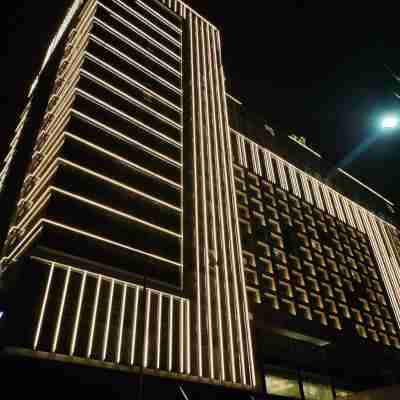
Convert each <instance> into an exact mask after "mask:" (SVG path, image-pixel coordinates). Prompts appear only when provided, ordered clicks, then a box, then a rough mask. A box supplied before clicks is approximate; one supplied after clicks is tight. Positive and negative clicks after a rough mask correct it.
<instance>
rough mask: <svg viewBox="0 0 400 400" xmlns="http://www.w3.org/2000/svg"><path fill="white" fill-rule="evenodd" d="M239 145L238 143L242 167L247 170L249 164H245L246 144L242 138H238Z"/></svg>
mask: <svg viewBox="0 0 400 400" xmlns="http://www.w3.org/2000/svg"><path fill="white" fill-rule="evenodd" d="M239 143H240V151H241V153H242V157H243V166H244V167H245V168H249V163H248V162H247V153H246V142H245V140H244V138H243V136H240V137H239Z"/></svg>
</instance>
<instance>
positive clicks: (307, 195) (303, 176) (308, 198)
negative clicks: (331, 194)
mask: <svg viewBox="0 0 400 400" xmlns="http://www.w3.org/2000/svg"><path fill="white" fill-rule="evenodd" d="M300 180H301V184H302V187H303V192H304V196H305V198H306V201H307V202H308V203H310V204H314V200H313V197H312V195H311V190H310V186H309V181H308V177H307V175H306V174H303V173H302V172H300Z"/></svg>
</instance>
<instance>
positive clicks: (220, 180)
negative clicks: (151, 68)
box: [210, 34, 241, 382]
mask: <svg viewBox="0 0 400 400" xmlns="http://www.w3.org/2000/svg"><path fill="white" fill-rule="evenodd" d="M211 38H212V40H210V49H211V56H210V57H211V58H212V60H213V62H212V63H211V64H212V66H213V75H214V80H215V83H214V85H215V88H214V96H215V95H217V97H214V98H215V102H216V111H217V113H218V130H219V132H223V130H224V123H223V112H222V104H221V97H220V90H219V86H218V81H219V66H218V65H217V62H216V61H215V60H216V59H217V55H216V51H217V50H216V46H215V37H214V35H213V34H211ZM218 137H219V138H221V136H220V135H217V137H216V140H215V141H214V152H215V156H216V160H217V161H216V162H217V187H218V206H219V225H220V233H221V240H222V247H221V249H222V267H223V277H224V288H225V296H224V299H225V305H226V310H227V312H226V315H227V326H228V338H229V346H228V348H229V358H230V371H231V379H232V381H233V382H236V366H235V352H236V351H235V346H234V340H233V321H232V305H231V289H230V278H229V271H228V259H227V249H228V246H227V239H226V231H225V226H226V223H225V221H224V212H225V210H226V206H225V202H224V199H223V192H222V190H223V188H224V187H225V185H226V184H227V181H226V179H225V181H224V176H226V172H225V160H226V159H225V158H224V155H223V154H222V155H221V158H220V156H219V153H220V147H219V146H218ZM236 138H237V139H239V136H238V135H236ZM221 141H222V138H221ZM238 149H239V150H238V152H239V153H240V154H241V148H240V145H239V142H238ZM221 163H222V165H223V169H224V172H225V174H224V175H222V173H221V167H220V165H221ZM223 183H225V185H223ZM226 195H227V196H229V193H226ZM227 218H230V216H229V212H227ZM228 240H229V239H228ZM223 374H224V375H226V372H225V371H221V376H222V375H223Z"/></svg>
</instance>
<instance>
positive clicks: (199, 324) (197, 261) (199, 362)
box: [189, 13, 203, 376]
mask: <svg viewBox="0 0 400 400" xmlns="http://www.w3.org/2000/svg"><path fill="white" fill-rule="evenodd" d="M189 17H190V21H189V26H190V43H191V45H190V60H191V83H192V84H191V88H192V129H193V175H194V179H193V181H194V182H193V186H194V223H195V269H196V285H197V287H196V312H197V321H196V325H197V326H196V337H197V373H198V375H199V376H202V375H203V356H202V337H201V333H202V313H201V277H200V240H199V235H200V228H199V189H198V180H199V176H198V168H197V165H198V161H197V158H198V156H197V152H198V148H197V147H198V146H197V123H196V121H197V112H196V111H197V107H196V106H197V103H196V100H198V96H197V93H196V88H195V72H196V71H197V72H198V70H197V69H196V70H195V50H194V49H195V37H194V32H193V30H194V21H193V14H192V13H190V14H189ZM195 99H196V100H195ZM200 124H201V121H200V122H199V125H200Z"/></svg>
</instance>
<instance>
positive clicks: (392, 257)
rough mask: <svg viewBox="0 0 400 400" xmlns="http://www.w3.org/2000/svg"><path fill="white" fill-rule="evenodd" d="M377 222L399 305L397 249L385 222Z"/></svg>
mask: <svg viewBox="0 0 400 400" xmlns="http://www.w3.org/2000/svg"><path fill="white" fill-rule="evenodd" d="M376 224H377V227H378V229H379V228H380V232H381V237H382V239H383V243H384V245H385V248H386V249H387V253H388V262H389V264H390V266H391V274H392V275H393V278H394V280H395V282H396V284H395V293H396V300H397V303H396V305H397V306H399V299H400V294H399V293H400V279H399V278H400V277H399V272H400V268H399V263H398V261H397V257H396V253H395V250H394V248H393V246H392V242H391V240H390V239H389V236H388V233H387V231H386V227H385V223H384V222H383V221H380V220H376ZM396 271H397V272H396ZM399 327H400V326H399Z"/></svg>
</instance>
